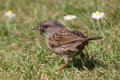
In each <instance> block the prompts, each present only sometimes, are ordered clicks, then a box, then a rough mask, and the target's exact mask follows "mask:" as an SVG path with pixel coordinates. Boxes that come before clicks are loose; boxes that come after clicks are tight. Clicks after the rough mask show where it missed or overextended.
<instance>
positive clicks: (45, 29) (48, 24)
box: [32, 20, 65, 34]
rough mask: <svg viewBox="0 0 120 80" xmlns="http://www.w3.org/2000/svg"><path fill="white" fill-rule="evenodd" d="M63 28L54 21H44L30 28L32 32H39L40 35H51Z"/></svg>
mask: <svg viewBox="0 0 120 80" xmlns="http://www.w3.org/2000/svg"><path fill="white" fill-rule="evenodd" d="M64 27H65V26H64V25H63V24H61V23H60V22H58V21H56V20H46V21H43V22H41V23H40V24H39V25H37V26H34V27H32V29H33V30H40V33H41V34H42V33H46V34H48V33H53V32H55V31H56V30H59V29H61V28H64Z"/></svg>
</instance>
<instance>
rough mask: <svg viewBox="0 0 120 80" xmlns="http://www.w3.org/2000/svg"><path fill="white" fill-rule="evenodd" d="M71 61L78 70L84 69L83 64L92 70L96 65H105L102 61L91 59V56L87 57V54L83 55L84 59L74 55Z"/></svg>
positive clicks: (104, 66)
mask: <svg viewBox="0 0 120 80" xmlns="http://www.w3.org/2000/svg"><path fill="white" fill-rule="evenodd" d="M72 62H73V66H74V67H75V68H77V69H79V70H84V66H85V67H86V68H87V69H88V70H93V69H94V68H95V67H96V66H99V67H103V68H106V67H107V66H106V65H105V64H104V63H103V62H102V61H99V60H96V59H93V58H91V57H89V55H88V54H87V55H86V56H85V60H82V59H81V58H76V57H74V58H73V59H72Z"/></svg>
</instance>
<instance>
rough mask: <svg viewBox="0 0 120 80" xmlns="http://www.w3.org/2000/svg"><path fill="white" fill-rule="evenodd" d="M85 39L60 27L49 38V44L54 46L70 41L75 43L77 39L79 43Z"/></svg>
mask: <svg viewBox="0 0 120 80" xmlns="http://www.w3.org/2000/svg"><path fill="white" fill-rule="evenodd" d="M85 40H86V38H81V37H80V36H79V35H76V34H74V33H73V32H71V31H70V30H68V29H61V30H59V31H57V32H56V33H54V34H53V35H52V36H51V37H50V38H49V45H50V46H51V47H53V48H54V47H60V46H62V45H67V44H70V43H76V42H78V41H79V43H82V42H83V41H85ZM78 45H79V44H78ZM76 46H77V45H76Z"/></svg>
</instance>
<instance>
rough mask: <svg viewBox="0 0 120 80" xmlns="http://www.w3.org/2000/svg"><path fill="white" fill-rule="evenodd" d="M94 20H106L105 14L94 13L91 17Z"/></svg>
mask: <svg viewBox="0 0 120 80" xmlns="http://www.w3.org/2000/svg"><path fill="white" fill-rule="evenodd" d="M91 17H92V18H93V19H97V20H99V19H102V18H104V12H99V11H96V12H94V13H92V16H91Z"/></svg>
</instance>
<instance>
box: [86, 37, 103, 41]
mask: <svg viewBox="0 0 120 80" xmlns="http://www.w3.org/2000/svg"><path fill="white" fill-rule="evenodd" d="M98 39H102V36H99V37H91V38H88V41H90V40H98Z"/></svg>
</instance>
